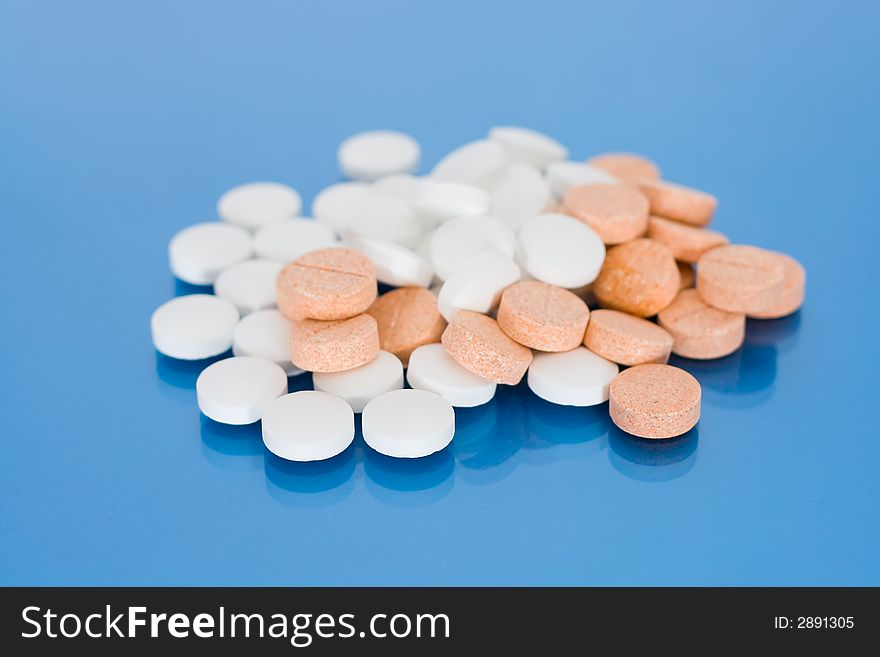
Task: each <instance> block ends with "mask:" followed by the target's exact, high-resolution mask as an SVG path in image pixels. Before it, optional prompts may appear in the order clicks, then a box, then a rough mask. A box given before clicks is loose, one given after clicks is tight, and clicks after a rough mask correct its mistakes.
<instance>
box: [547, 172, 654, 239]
mask: <svg viewBox="0 0 880 657" xmlns="http://www.w3.org/2000/svg"><path fill="white" fill-rule="evenodd" d="M563 205H564V206H565V209H564V211H565V213H566V214H569V215H571V216H572V217H574V218H576V219H579V220H580V221H583V222H584V223H585V224H587V225H588V226H590V228H592V229H593V230H595V231H596V233H597V234H598V235H599V237H601V238H602V241H603V242H605V244H620V243H622V242H627V241H629V240H631V239H635V238H636V237H639V236H640V235H644V233H645V230H646V229H647V228H648V207H649V206H648V199H647V198H645V196H644V195H643V194H642V193H641V192H640V191H639V190H638V189H636V188H635V187H630V186H629V185H606V184H595V185H581V186H579V187H572V188H571V189H569V190H568V191H567V192H566V193H565V198H564V200H563Z"/></svg>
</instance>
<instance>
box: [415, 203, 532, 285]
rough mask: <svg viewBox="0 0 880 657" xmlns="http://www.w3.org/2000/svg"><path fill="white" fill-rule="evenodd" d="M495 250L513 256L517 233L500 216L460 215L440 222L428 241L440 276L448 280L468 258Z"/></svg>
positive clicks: (441, 278) (436, 271)
mask: <svg viewBox="0 0 880 657" xmlns="http://www.w3.org/2000/svg"><path fill="white" fill-rule="evenodd" d="M488 250H494V251H497V252H498V253H500V254H503V255H505V256H507V257H508V258H513V254H514V251H515V250H516V235H514V233H513V229H511V227H510V226H509V225H507V224H506V223H505V222H504V221H502V220H501V219H498V218H497V217H459V218H457V219H452V220H451V221H447V222H445V223H442V224H440V225H439V226H438V227H437V229H436V230H435V231H434V232H433V233H432V234H431V237H430V239H429V241H428V252H429V253H430V256H431V264H432V265H433V266H434V272H435V273H436V274H437V278H439V279H440V280H443V281H445V280H446V279H447V278H449V277H450V276H451V275H452V274H453V273H454V272H455V271H456V270H457V269H459V268H460V267H461V266H462V265H464V264H465V263H466V262H467V261H468V260H471V259H472V258H473V257H474V256H476V255H478V254H480V253H482V252H483V251H488Z"/></svg>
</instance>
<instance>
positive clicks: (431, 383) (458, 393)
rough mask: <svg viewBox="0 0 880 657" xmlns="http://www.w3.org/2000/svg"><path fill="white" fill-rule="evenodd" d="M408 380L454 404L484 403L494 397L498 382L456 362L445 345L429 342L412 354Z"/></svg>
mask: <svg viewBox="0 0 880 657" xmlns="http://www.w3.org/2000/svg"><path fill="white" fill-rule="evenodd" d="M406 380H407V381H409V384H410V386H412V387H413V388H415V389H416V390H427V391H429V392H436V393H437V394H438V395H440V396H442V397H443V398H444V399H446V401H448V402H449V403H450V404H452V405H453V406H459V407H463V408H470V407H471V406H481V405H482V404H485V403H487V402H489V401H491V399H492V397H494V396H495V389H496V388H497V386H496V384H495V383H493V382H492V381H486V379H484V378H482V377H479V376H477V375H476V374H474V373H473V372H471V371H469V370H466V369H465V368H464V367H462V366H461V365H459V364H458V363H456V362H455V361H454V360H453V358H452V356H450V355H449V354H448V353H446V348H445V347H444V346H443V345H442V344H426V345H423V346H421V347H419V348H418V349H416V350H415V351H413V352H412V354H411V355H410V357H409V367H407V368H406Z"/></svg>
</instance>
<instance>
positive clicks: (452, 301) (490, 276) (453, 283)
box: [437, 251, 520, 322]
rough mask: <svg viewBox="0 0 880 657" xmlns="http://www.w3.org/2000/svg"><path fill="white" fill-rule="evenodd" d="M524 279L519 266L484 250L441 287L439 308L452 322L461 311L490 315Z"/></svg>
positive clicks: (498, 254)
mask: <svg viewBox="0 0 880 657" xmlns="http://www.w3.org/2000/svg"><path fill="white" fill-rule="evenodd" d="M519 278H520V270H519V267H517V266H516V263H514V262H513V260H511V259H510V258H509V257H507V256H505V255H503V254H501V253H498V252H497V251H484V252H483V253H480V254H479V255H477V256H475V257H473V258H471V259H470V260H469V261H468V262H466V263H465V264H464V265H462V266H461V267H459V268H458V269H457V270H456V271H455V272H454V273H453V274H452V276H450V277H449V278H448V279H446V282H445V283H444V284H443V287H441V288H440V294H438V295H437V309H438V310H439V311H440V314H441V315H443V317H444V318H445V319H446V321H447V322H451V321H452V318H453V317H454V316H455V313H457V312H458V311H459V310H473V311H474V312H478V313H488V312H490V311H491V310H492V309H493V308H495V307H496V306H497V305H498V302H499V301H500V300H501V293H502V292H504V288H506V287H507V286H508V285H512V284H514V283H516V282H517V281H518V280H519Z"/></svg>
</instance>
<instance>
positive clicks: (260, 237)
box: [254, 219, 336, 263]
mask: <svg viewBox="0 0 880 657" xmlns="http://www.w3.org/2000/svg"><path fill="white" fill-rule="evenodd" d="M335 245H336V235H335V234H334V232H333V229H332V228H330V226H328V225H327V224H322V223H320V222H318V221H315V220H314V219H285V220H283V221H279V222H277V223H274V224H270V225H268V226H264V227H263V228H261V229H260V230H258V231H257V233H256V235H254V251H256V254H257V257H258V258H264V259H266V260H275V261H277V262H281V263H287V262H290V261H291V260H296V259H297V258H299V257H300V256H302V255H305V254H306V253H308V252H309V251H316V250H318V249H326V248H329V247H331V246H335Z"/></svg>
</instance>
